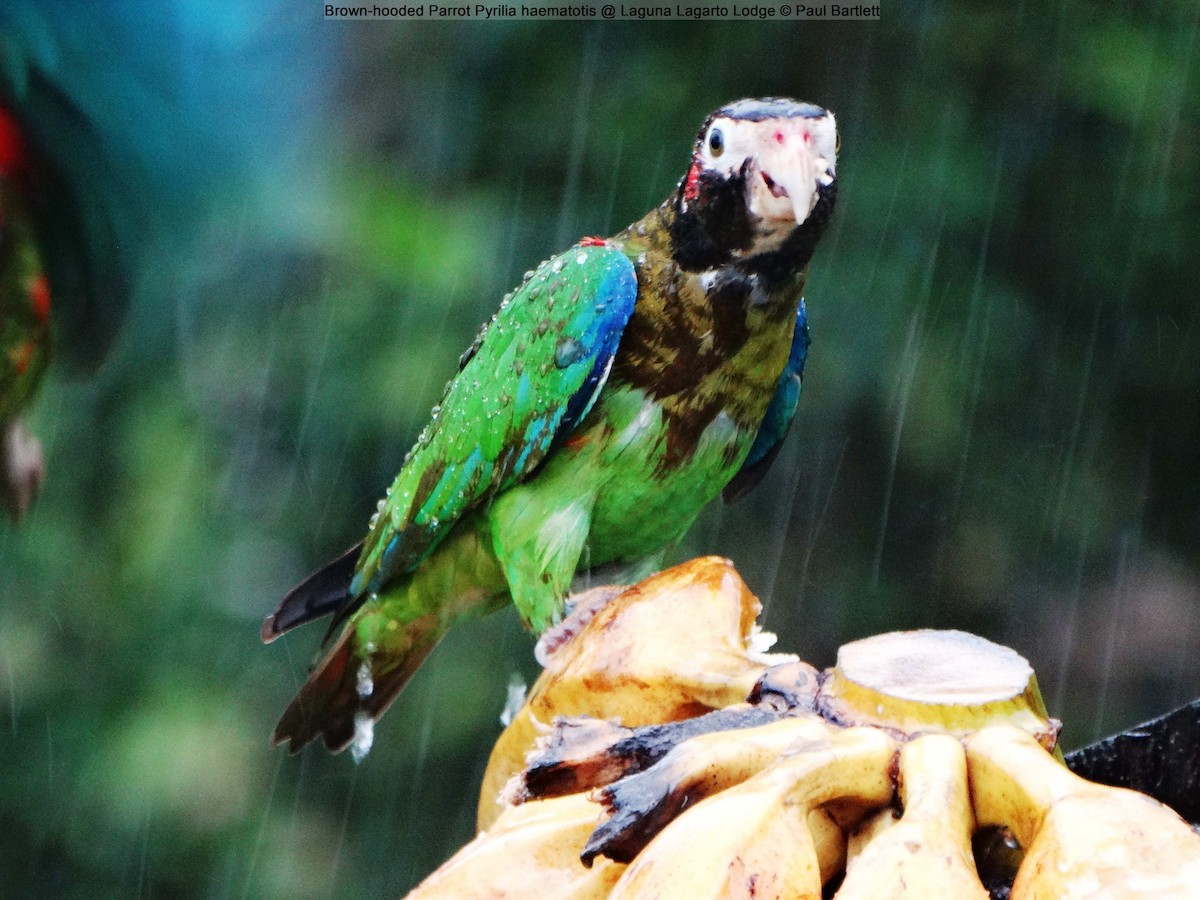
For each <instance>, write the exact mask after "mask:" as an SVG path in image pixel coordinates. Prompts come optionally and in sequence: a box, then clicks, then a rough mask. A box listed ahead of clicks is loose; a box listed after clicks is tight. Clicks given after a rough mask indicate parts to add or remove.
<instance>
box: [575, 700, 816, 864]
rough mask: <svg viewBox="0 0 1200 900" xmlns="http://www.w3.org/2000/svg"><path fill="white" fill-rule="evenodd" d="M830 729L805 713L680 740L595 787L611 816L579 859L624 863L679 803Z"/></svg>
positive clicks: (754, 770)
mask: <svg viewBox="0 0 1200 900" xmlns="http://www.w3.org/2000/svg"><path fill="white" fill-rule="evenodd" d="M830 730H831V729H830V727H829V725H828V724H826V723H825V722H824V721H822V720H821V719H819V718H817V717H816V716H805V717H798V718H787V719H780V720H779V721H777V722H773V723H771V724H769V725H762V726H760V727H758V728H747V729H745V730H742V731H734V732H728V731H725V732H719V733H716V734H702V735H699V736H698V737H694V738H692V739H691V740H688V741H684V742H683V743H682V744H680V745H679V746H678V747H676V748H675V749H674V750H672V751H671V752H670V753H668V754H667V755H666V756H665V757H663V758H662V760H660V761H659V762H658V763H657V764H656V765H653V766H651V767H650V768H649V769H646V770H645V771H644V772H639V773H638V774H636V775H630V776H629V777H628V778H623V779H621V780H620V781H618V782H616V783H614V784H611V785H609V786H608V787H606V788H603V789H601V790H600V791H599V792H598V795H597V796H598V799H599V800H600V802H601V803H603V804H604V805H605V806H606V807H607V808H608V809H609V810H610V811H611V812H612V816H611V817H610V818H609V819H608V820H607V821H605V822H603V823H601V824H600V825H599V826H598V827H597V828H596V831H595V833H594V834H593V835H592V837H591V838H590V839H589V840H588V842H587V846H586V847H584V850H583V855H582V859H583V862H584V863H585V864H588V865H590V864H591V861H592V860H593V859H594V858H595V857H597V856H599V855H604V856H607V857H609V858H610V859H615V860H617V861H619V862H628V861H629V860H631V859H633V857H634V856H636V855H637V854H638V853H639V852H640V851H641V850H642V848H643V847H645V846H646V845H647V844H648V843H649V842H650V841H651V839H653V838H654V836H655V835H656V834H658V833H659V831H661V830H662V829H663V827H664V826H665V825H666V824H667V823H668V822H670V821H671V819H673V818H674V817H675V816H676V815H677V814H678V813H679V812H680V811H681V810H683V809H684V808H686V807H688V806H692V805H694V804H695V803H696V802H697V801H699V800H702V799H703V798H705V797H708V796H710V795H711V794H714V793H716V792H717V791H722V790H725V789H726V788H728V787H730V786H732V785H735V784H738V783H739V782H742V781H745V780H746V779H747V778H749V777H751V776H752V775H755V774H756V773H758V772H761V771H762V770H763V769H765V768H766V767H767V766H769V765H771V764H772V763H774V762H775V761H776V760H778V759H779V757H780V756H781V755H782V754H784V753H786V752H787V751H789V750H790V749H791V748H793V747H796V746H806V745H810V744H813V743H818V744H821V745H824V743H825V742H827V741H828V740H829V734H830Z"/></svg>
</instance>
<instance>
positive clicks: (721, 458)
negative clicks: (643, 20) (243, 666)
mask: <svg viewBox="0 0 1200 900" xmlns="http://www.w3.org/2000/svg"><path fill="white" fill-rule="evenodd" d="M836 153H837V130H836V126H835V122H834V117H833V115H832V114H831V113H830V112H828V111H827V110H825V109H822V108H820V107H818V106H813V105H811V104H807V103H799V102H796V101H794V100H788V99H777V98H769V99H762V100H740V101H738V102H736V103H732V104H730V105H728V106H725V107H722V108H721V109H718V110H717V111H716V112H714V113H712V114H711V115H710V116H709V117H708V119H707V120H706V121H705V122H704V125H703V127H702V128H701V129H700V133H699V136H698V137H697V139H696V143H695V146H694V149H693V152H692V158H691V162H690V164H689V166H688V169H687V174H686V175H685V176H684V178H683V179H682V180H681V181H680V183H679V186H678V188H677V190H676V191H675V192H674V193H673V194H672V195H671V196H670V197H669V198H668V199H667V200H666V201H665V202H664V203H663V204H662V205H661V206H659V207H657V208H656V209H654V210H651V211H650V212H649V213H648V214H647V215H646V216H644V217H643V218H642V219H640V220H639V221H637V222H635V223H634V224H632V225H630V226H629V227H628V228H626V229H625V230H624V231H622V232H620V233H619V234H616V235H613V236H612V237H610V238H607V239H599V238H585V239H584V240H582V241H581V242H580V243H579V244H577V245H576V246H574V247H572V248H571V249H569V250H567V251H566V252H565V253H563V254H561V255H559V256H557V257H555V258H553V259H551V260H548V261H547V262H545V263H543V264H542V265H541V266H540V267H539V268H538V269H537V271H536V272H533V273H530V274H529V275H528V276H527V277H526V279H525V281H524V283H523V284H522V285H521V286H520V287H519V288H517V290H516V291H515V292H513V293H512V294H510V295H509V296H508V297H506V298H505V300H504V302H503V303H502V304H501V306H500V309H499V311H498V312H497V313H496V314H495V316H493V318H492V319H491V321H490V322H488V323H487V325H485V327H484V328H483V330H482V331H481V332H480V334H479V336H478V338H477V339H476V341H475V343H474V344H473V345H472V346H471V347H470V348H469V349H468V350H467V352H466V353H465V354H464V355H463V357H462V359H461V360H460V361H459V371H458V373H457V374H456V375H455V376H454V377H453V378H452V379H451V381H450V382H449V384H448V385H447V387H446V392H445V395H444V397H443V399H442V402H441V403H440V405H439V406H437V407H435V408H434V411H433V414H432V418H431V420H430V422H429V424H428V425H427V426H426V427H425V429H424V431H423V432H422V433H421V435H420V437H419V438H418V439H417V442H416V444H415V446H414V447H413V448H412V449H411V450H410V451H409V453H408V455H407V457H406V458H405V460H404V464H403V467H402V468H401V470H400V474H399V475H398V476H397V477H396V479H395V482H394V483H393V484H392V486H391V487H390V488H389V489H388V491H387V496H386V497H385V498H384V499H382V500H380V501H379V507H378V510H377V512H376V513H375V515H374V516H372V517H371V521H370V526H369V531H368V534H367V536H366V539H365V540H364V541H363V542H362V543H361V544H360V545H358V546H355V547H353V548H351V550H349V551H348V552H347V553H345V554H344V555H342V556H341V557H339V558H338V559H336V560H334V561H333V562H331V563H330V564H329V565H327V566H325V567H324V568H322V569H321V570H319V571H317V572H315V573H314V574H313V575H311V576H310V577H309V578H308V579H306V580H305V581H304V582H302V583H301V584H300V585H298V586H297V587H296V588H294V589H293V590H292V591H291V592H290V593H288V594H287V596H285V597H284V599H283V601H282V602H281V603H280V604H279V607H278V608H277V609H276V610H275V612H274V613H272V614H271V615H269V616H267V618H266V620H265V622H264V623H263V628H262V638H263V640H264V641H271V640H273V639H274V638H276V637H278V636H279V635H280V634H283V633H284V632H285V631H287V630H289V629H291V628H293V627H295V626H297V625H300V624H302V623H304V622H308V621H310V620H313V619H316V618H319V617H321V616H324V615H328V614H332V615H333V623H332V625H331V626H330V633H332V631H333V629H335V628H336V627H337V626H338V625H340V624H342V623H343V622H345V628H344V629H343V631H342V633H341V635H340V636H339V637H338V639H337V641H336V642H335V643H334V645H333V647H332V648H331V649H330V650H329V652H328V654H327V655H326V656H325V658H324V660H323V661H322V662H321V663H320V665H319V666H318V667H317V668H316V670H315V671H314V672H313V673H312V674H311V676H310V677H309V679H308V681H307V683H306V684H305V685H304V686H303V687H302V688H301V690H300V693H299V694H298V696H297V697H296V698H295V699H294V700H293V701H292V703H291V705H290V706H289V707H288V708H287V710H286V712H284V714H283V717H282V719H281V720H280V722H279V724H278V726H277V727H276V729H275V734H274V740H275V742H282V741H290V742H291V749H292V750H293V751H295V750H298V749H299V748H301V747H303V746H304V745H305V744H306V743H308V742H309V741H311V740H312V739H314V738H316V737H318V736H320V737H322V738H323V739H324V742H325V744H326V746H327V747H329V748H330V749H331V750H340V749H343V748H345V747H346V746H347V745H348V744H350V743H351V742H353V743H354V749H355V753H356V756H360V755H361V753H363V752H365V751H366V749H368V748H369V746H370V741H371V738H372V735H373V731H372V728H373V724H374V722H375V720H377V719H378V717H379V716H380V715H381V714H382V713H383V712H384V710H385V709H386V708H387V706H388V705H389V704H390V703H391V702H392V700H393V699H394V698H395V696H396V694H397V693H398V692H399V691H400V689H401V688H402V687H403V686H404V684H405V683H406V682H407V681H408V679H409V678H410V677H411V676H412V674H413V672H414V671H416V669H417V667H418V666H419V665H420V663H421V662H422V661H423V659H424V658H425V657H426V655H427V654H428V653H429V652H430V651H431V650H432V649H433V647H434V645H435V644H436V643H437V641H438V640H439V638H440V637H441V636H442V635H443V634H444V633H445V632H446V630H447V629H448V628H449V627H450V626H451V625H453V624H454V623H455V622H456V621H459V620H461V619H463V618H464V617H467V616H474V615H480V614H482V613H485V612H488V611H491V610H494V609H497V608H498V607H500V606H501V605H502V604H504V603H505V602H507V601H508V600H509V598H511V599H512V602H513V603H514V604H515V605H516V607H517V610H518V611H519V613H520V615H521V618H522V619H523V620H524V622H525V623H526V625H527V626H528V627H530V628H531V629H532V630H534V631H535V632H539V631H541V630H542V629H544V628H546V626H548V625H549V624H551V623H553V622H555V621H556V620H557V619H558V618H559V617H560V616H561V614H562V612H563V608H564V603H565V600H566V597H567V595H568V592H569V591H570V588H571V583H572V579H573V578H574V577H575V576H576V573H582V572H584V571H587V570H593V569H595V568H597V567H600V566H620V567H623V575H624V576H625V577H631V578H632V577H637V576H639V575H645V574H649V573H650V572H651V571H653V570H654V569H656V568H658V567H659V566H660V564H661V561H662V558H663V554H664V552H665V551H666V550H667V549H668V548H670V547H671V546H673V545H674V544H676V543H677V542H678V541H679V540H680V539H681V538H682V537H683V535H684V533H685V532H686V531H687V530H688V528H689V527H690V525H691V524H692V522H693V520H694V519H695V517H696V515H697V514H698V513H699V512H700V510H701V508H702V507H704V505H705V504H707V503H708V502H709V501H710V500H712V499H713V498H715V497H716V496H717V495H718V494H719V493H721V491H722V489H727V491H728V496H729V497H736V496H740V495H741V494H742V493H744V492H745V491H746V490H749V488H750V487H751V486H753V484H754V483H755V482H757V481H758V480H759V479H760V478H761V477H762V475H763V473H764V472H765V470H766V468H767V466H769V465H770V463H771V461H772V459H773V458H774V455H775V451H776V450H777V448H778V445H779V442H780V441H781V440H782V439H783V437H784V435H785V434H786V432H787V430H788V428H789V426H790V423H791V420H792V416H793V414H794V412H795V409H796V400H797V396H798V391H799V385H800V377H801V372H802V369H803V365H804V358H805V354H806V352H807V348H808V330H807V325H806V320H805V310H804V304H803V300H802V299H801V297H802V292H803V288H804V282H805V272H806V268H807V265H808V262H809V260H810V258H811V257H812V254H813V251H814V248H815V247H816V244H817V241H818V239H819V238H820V236H821V234H822V232H823V231H824V229H825V226H826V223H827V222H828V220H829V217H830V214H831V212H832V210H833V206H834V200H835V196H836V177H835V168H836V163H835V157H836Z"/></svg>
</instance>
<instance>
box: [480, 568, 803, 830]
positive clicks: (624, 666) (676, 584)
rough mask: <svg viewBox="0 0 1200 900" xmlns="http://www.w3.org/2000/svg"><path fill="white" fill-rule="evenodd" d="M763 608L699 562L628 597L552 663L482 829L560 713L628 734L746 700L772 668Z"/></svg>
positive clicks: (515, 737) (491, 766) (492, 784)
mask: <svg viewBox="0 0 1200 900" xmlns="http://www.w3.org/2000/svg"><path fill="white" fill-rule="evenodd" d="M761 609H762V607H761V605H760V604H759V602H758V599H757V598H756V597H755V596H754V594H752V593H751V592H750V589H749V588H748V587H747V586H746V583H745V582H744V581H742V579H741V578H740V577H739V576H738V574H737V571H736V570H735V569H734V568H733V564H732V563H731V562H729V560H727V559H721V558H720V557H715V556H706V557H700V558H698V559H693V560H691V561H690V562H686V563H684V564H682V565H679V566H675V567H674V568H672V569H668V570H666V571H665V572H661V573H659V574H658V575H655V576H654V577H652V578H648V579H647V580H645V581H643V582H641V583H640V584H637V585H635V586H633V587H631V588H629V589H628V590H626V591H623V592H622V593H620V594H619V595H617V596H616V597H614V598H613V599H612V600H610V601H609V602H608V603H607V604H606V605H604V606H603V607H602V608H601V609H600V610H599V611H597V612H596V613H595V615H594V616H593V617H592V619H591V620H590V621H589V622H587V624H585V625H584V626H583V627H582V628H581V629H580V631H579V633H578V634H576V635H575V636H574V637H573V638H571V639H570V640H568V641H567V642H566V643H565V644H564V645H562V646H560V647H559V648H557V649H556V650H555V651H554V652H553V653H552V654H551V655H550V656H549V657H548V658H547V660H546V669H545V671H544V672H543V673H542V675H541V677H539V678H538V680H537V682H536V683H535V684H534V686H533V688H532V690H531V691H530V693H529V697H528V699H527V700H526V702H525V705H524V706H523V707H522V708H521V710H520V712H519V713H518V714H517V715H516V716H515V717H514V718H513V721H512V723H511V724H510V725H509V726H508V728H506V729H505V731H504V733H503V734H501V736H500V739H499V740H498V741H497V742H496V745H495V747H493V749H492V755H491V758H490V760H489V762H488V769H487V772H486V773H485V775H484V780H483V785H482V788H481V790H480V797H479V816H478V824H479V828H480V829H485V828H487V827H488V825H490V824H491V823H492V822H493V821H495V818H496V816H497V815H499V814H500V812H501V811H502V810H503V809H504V802H503V800H502V799H501V792H502V791H503V789H504V786H505V784H506V783H507V782H508V780H509V779H510V778H511V777H512V776H513V775H514V774H516V773H517V772H519V771H520V770H521V769H523V768H524V766H525V756H526V754H527V753H528V752H529V751H530V750H532V749H533V747H534V743H535V741H536V739H537V738H538V736H539V735H540V734H543V733H545V730H546V729H547V728H548V727H549V725H550V723H551V722H552V721H553V720H554V718H555V717H556V716H578V715H589V716H594V717H596V718H600V719H613V720H616V721H618V722H620V723H621V724H622V725H625V726H627V727H635V726H638V725H651V724H658V723H662V722H673V721H678V720H681V719H688V718H691V717H693V716H696V715H699V714H701V713H703V712H707V711H709V710H715V709H722V708H724V707H726V706H730V705H732V704H735V703H741V702H743V701H744V700H745V699H746V697H747V696H748V695H749V694H750V692H751V690H752V689H753V688H754V686H755V684H756V683H757V682H758V681H759V679H760V678H761V677H762V675H763V674H764V673H765V672H766V670H767V668H768V667H769V666H772V665H776V664H780V663H784V662H792V661H795V659H796V657H795V656H793V655H791V654H767V653H765V652H763V646H764V645H765V644H766V643H768V642H767V641H766V640H765V639H764V636H763V635H762V634H761V633H760V632H759V631H758V628H757V625H756V624H755V620H756V618H757V616H758V614H759V612H760V611H761Z"/></svg>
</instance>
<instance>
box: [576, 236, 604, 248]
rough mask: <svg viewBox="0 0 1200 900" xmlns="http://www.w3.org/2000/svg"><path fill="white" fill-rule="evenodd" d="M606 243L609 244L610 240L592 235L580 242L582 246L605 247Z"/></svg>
mask: <svg viewBox="0 0 1200 900" xmlns="http://www.w3.org/2000/svg"><path fill="white" fill-rule="evenodd" d="M606 244H608V241H606V240H605V239H604V238H602V237H590V236H589V237H585V238H584V239H583V240H581V241H580V242H579V246H580V247H603V246H605V245H606Z"/></svg>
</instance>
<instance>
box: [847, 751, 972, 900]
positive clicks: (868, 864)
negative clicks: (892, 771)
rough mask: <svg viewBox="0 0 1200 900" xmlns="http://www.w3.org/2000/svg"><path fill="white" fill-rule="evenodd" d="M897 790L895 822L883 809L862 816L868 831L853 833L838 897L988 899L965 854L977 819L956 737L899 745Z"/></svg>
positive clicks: (865, 899)
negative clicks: (898, 812) (900, 808)
mask: <svg viewBox="0 0 1200 900" xmlns="http://www.w3.org/2000/svg"><path fill="white" fill-rule="evenodd" d="M899 794H900V800H901V803H902V804H903V807H904V815H903V816H902V817H901V818H900V819H899V820H898V821H896V820H893V819H892V814H891V811H890V810H885V811H884V812H882V813H879V814H877V815H876V816H874V817H872V818H871V819H869V820H868V822H869V823H870V824H869V825H867V826H866V827H867V829H868V831H869V834H868V835H856V836H855V837H852V838H851V844H852V845H854V846H852V847H851V850H850V854H849V855H850V862H849V864H848V865H847V868H846V879H845V881H843V883H842V886H841V888H840V889H839V890H838V892H837V894H836V895H835V896H836V898H837V900H891V898H895V900H899V898H926V897H932V898H937V897H945V898H954V900H988V892H987V891H985V890H984V889H983V885H981V884H980V882H979V876H978V874H977V873H976V871H975V862H974V859H973V857H972V855H971V833H972V831H973V830H974V825H975V819H974V816H973V815H972V813H971V806H970V796H969V794H968V791H967V765H966V758H965V756H964V754H963V748H962V744H961V743H959V741H958V739H957V738H953V737H951V736H949V735H945V734H928V735H924V736H922V737H919V738H916V739H915V740H913V741H910V742H909V743H907V744H905V745H904V747H903V748H902V749H901V751H900V781H899ZM893 823H894V824H893ZM863 838H867V840H866V841H865V844H864V843H862V841H863Z"/></svg>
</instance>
